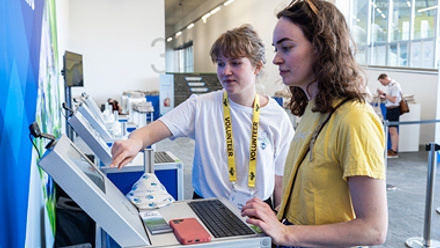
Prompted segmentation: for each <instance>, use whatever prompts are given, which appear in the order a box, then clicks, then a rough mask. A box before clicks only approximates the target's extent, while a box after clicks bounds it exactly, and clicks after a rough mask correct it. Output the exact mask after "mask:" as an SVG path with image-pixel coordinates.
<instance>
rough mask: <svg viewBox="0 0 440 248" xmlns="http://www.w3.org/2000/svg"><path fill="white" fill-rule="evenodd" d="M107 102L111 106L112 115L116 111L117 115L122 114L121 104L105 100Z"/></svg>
mask: <svg viewBox="0 0 440 248" xmlns="http://www.w3.org/2000/svg"><path fill="white" fill-rule="evenodd" d="M107 102H108V104H109V105H110V106H112V113H113V112H115V111H118V114H122V108H121V104H119V102H118V101H116V100H114V99H111V98H109V99H107Z"/></svg>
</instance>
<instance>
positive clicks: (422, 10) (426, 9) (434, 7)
mask: <svg viewBox="0 0 440 248" xmlns="http://www.w3.org/2000/svg"><path fill="white" fill-rule="evenodd" d="M437 8H438V5H435V6H431V7H428V8H423V9H419V10H417V12H419V13H420V12H424V11H428V10H433V9H437Z"/></svg>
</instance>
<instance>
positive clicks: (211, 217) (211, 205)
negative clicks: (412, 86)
mask: <svg viewBox="0 0 440 248" xmlns="http://www.w3.org/2000/svg"><path fill="white" fill-rule="evenodd" d="M188 204H189V206H190V207H191V208H192V209H193V210H194V212H195V213H196V214H197V216H198V217H199V218H200V219H201V220H202V222H203V224H205V226H206V227H207V228H208V229H209V231H210V232H211V233H212V235H214V237H216V238H224V237H230V236H240V235H248V234H254V231H253V230H252V229H251V228H250V227H249V226H247V225H246V224H245V223H244V222H243V221H242V220H241V219H240V218H238V217H237V216H236V215H235V214H234V213H232V212H231V210H229V209H228V208H227V207H226V206H225V205H224V204H223V203H222V202H221V201H220V200H218V199H214V200H203V201H192V202H189V203H188Z"/></svg>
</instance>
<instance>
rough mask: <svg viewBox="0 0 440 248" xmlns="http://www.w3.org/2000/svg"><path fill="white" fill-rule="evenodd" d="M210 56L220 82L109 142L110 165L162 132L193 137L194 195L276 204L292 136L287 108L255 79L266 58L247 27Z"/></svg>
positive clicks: (219, 42) (220, 41)
mask: <svg viewBox="0 0 440 248" xmlns="http://www.w3.org/2000/svg"><path fill="white" fill-rule="evenodd" d="M210 55H211V59H212V61H213V62H214V63H216V64H217V75H218V79H219V80H220V82H221V84H222V86H223V88H224V89H223V90H220V91H216V92H211V93H207V94H203V95H199V96H197V95H192V96H191V97H190V98H189V99H188V100H186V101H185V102H183V103H182V104H180V105H179V106H177V107H176V108H174V109H173V110H171V111H170V112H168V113H167V114H166V115H164V116H162V117H161V118H160V119H158V120H156V121H154V122H153V123H151V124H149V125H147V126H145V127H143V128H141V129H137V130H135V131H133V132H132V133H131V134H130V137H129V139H128V140H121V141H116V142H115V143H114V144H113V147H112V155H113V162H112V164H111V165H110V167H118V168H121V167H122V166H125V165H126V164H127V163H128V162H130V161H131V160H132V159H133V158H134V157H135V156H136V154H137V153H138V152H139V151H141V150H142V149H144V148H145V147H147V146H149V145H151V144H153V143H156V142H158V141H160V140H162V139H164V138H167V137H170V138H171V139H172V140H173V139H175V138H177V137H189V138H192V139H194V140H195V151H194V162H193V170H192V178H193V187H194V198H200V197H203V198H209V197H223V198H229V199H230V200H231V201H233V202H234V203H235V205H236V206H238V207H241V206H242V205H244V204H245V202H246V201H247V200H248V199H250V198H252V197H258V198H259V199H261V200H263V201H265V202H267V203H270V204H271V196H272V195H273V199H274V206H277V205H279V203H280V198H281V185H282V178H283V170H284V162H285V159H286V156H287V152H288V149H289V144H290V141H291V140H292V138H293V134H294V131H293V127H292V125H291V123H290V120H289V117H288V115H287V113H286V112H285V111H284V110H283V108H281V107H280V106H279V104H278V103H277V102H276V101H275V100H274V99H273V98H271V97H270V96H267V95H261V94H257V93H256V90H255V84H256V81H257V77H258V75H259V74H260V72H261V70H262V69H263V64H264V63H265V56H264V45H263V43H262V40H261V39H260V38H259V37H258V35H257V33H256V32H255V31H254V29H253V27H252V26H250V25H243V26H241V27H239V28H235V29H232V30H229V31H227V32H225V33H223V34H222V35H220V37H218V39H217V40H216V41H215V42H214V44H213V45H212V48H211V51H210Z"/></svg>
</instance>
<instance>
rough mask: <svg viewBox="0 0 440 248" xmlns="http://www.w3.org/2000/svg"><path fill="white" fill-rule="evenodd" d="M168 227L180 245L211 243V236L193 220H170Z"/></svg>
mask: <svg viewBox="0 0 440 248" xmlns="http://www.w3.org/2000/svg"><path fill="white" fill-rule="evenodd" d="M170 226H171V228H173V232H174V235H176V237H177V239H178V240H179V242H180V243H181V244H182V245H189V244H197V243H204V242H209V241H211V235H209V233H208V232H207V231H206V230H205V228H204V227H203V226H202V225H201V224H200V223H199V222H198V221H197V219H195V218H183V219H174V220H170Z"/></svg>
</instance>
